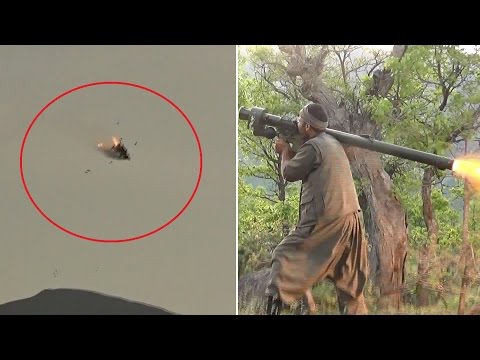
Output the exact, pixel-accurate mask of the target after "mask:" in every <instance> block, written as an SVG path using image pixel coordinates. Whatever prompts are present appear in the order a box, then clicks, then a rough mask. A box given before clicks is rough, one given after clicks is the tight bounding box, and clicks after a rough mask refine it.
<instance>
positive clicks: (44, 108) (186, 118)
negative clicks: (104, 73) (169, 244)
mask: <svg viewBox="0 0 480 360" xmlns="http://www.w3.org/2000/svg"><path fill="white" fill-rule="evenodd" d="M97 85H123V86H131V87H135V88H138V89H142V90H145V91H148V92H150V93H152V94H154V95H157V96H159V97H161V98H162V99H164V100H165V101H167V102H168V103H169V104H170V105H172V106H173V107H174V108H175V109H176V110H177V111H178V112H179V113H180V114H181V115H182V116H183V117H184V119H185V120H186V121H187V123H188V125H189V126H190V128H191V129H192V132H193V135H194V136H195V140H196V142H197V146H198V152H199V155H200V167H199V171H198V177H197V182H196V184H195V188H194V190H193V192H192V194H191V195H190V198H189V199H188V201H187V202H186V204H185V205H184V206H183V207H182V209H180V211H179V212H178V213H177V214H176V215H175V216H174V217H173V218H171V219H170V220H169V221H167V222H166V223H165V224H163V225H162V226H160V227H159V228H157V229H155V230H152V231H150V232H147V233H145V234H142V235H138V236H135V237H131V238H126V239H111V240H104V239H96V238H92V237H88V236H84V235H81V234H77V233H74V232H73V231H70V230H68V229H66V228H64V227H63V226H61V225H59V224H57V223H56V222H55V221H53V220H52V219H50V218H49V217H48V215H47V214H45V212H43V211H42V209H40V207H39V206H38V205H37V203H36V202H35V200H34V199H33V197H32V195H31V194H30V191H29V190H28V186H27V183H26V182H25V177H24V174H23V150H24V148H25V143H26V141H27V138H28V134H29V133H30V130H31V128H32V126H33V124H34V123H35V121H37V119H38V118H39V116H40V115H41V114H42V113H43V112H44V111H45V110H46V109H47V108H48V107H49V106H50V105H52V104H53V103H55V102H56V101H57V100H60V99H61V98H62V97H64V96H66V95H68V94H70V93H72V92H74V91H77V90H80V89H84V88H88V87H91V86H97ZM202 163H203V156H202V147H201V145H200V139H199V138H198V135H197V132H196V130H195V127H194V126H193V124H192V123H191V121H190V120H189V119H188V117H187V115H185V113H184V112H183V111H182V110H181V109H180V108H179V107H178V106H177V105H176V104H175V103H174V102H173V101H171V100H170V99H168V98H167V97H166V96H164V95H162V94H160V93H158V92H156V91H154V90H152V89H149V88H147V87H145V86H142V85H137V84H133V83H129V82H123V81H100V82H93V83H88V84H84V85H81V86H77V87H75V88H73V89H70V90H68V91H65V92H64V93H62V94H60V95H58V96H57V97H56V98H54V99H53V100H51V101H50V102H49V103H48V104H47V105H45V106H44V107H43V109H42V110H40V112H39V113H38V114H37V115H36V116H35V118H34V119H33V120H32V122H31V123H30V126H29V127H28V129H27V131H26V133H25V135H24V137H23V141H22V147H21V149H20V176H21V178H22V184H23V188H24V189H25V192H26V193H27V196H28V198H29V199H30V201H31V203H32V204H33V206H35V208H36V209H37V210H38V212H39V213H40V214H41V215H42V216H43V217H44V218H45V219H47V221H48V222H50V223H51V224H52V225H54V226H56V227H57V228H59V229H60V230H62V231H64V232H66V233H67V234H70V235H73V236H75V237H77V238H80V239H84V240H89V241H95V242H112V243H119V242H127V241H134V240H140V239H142V238H145V237H147V236H150V235H153V234H155V233H156V232H158V231H160V230H162V229H164V228H166V227H167V226H168V225H170V224H171V223H173V222H174V221H175V220H177V219H178V217H179V216H180V215H181V214H182V213H183V212H184V211H185V210H186V208H187V207H188V206H189V205H190V203H191V202H192V200H193V198H194V197H195V194H196V193H197V190H198V187H199V185H200V179H201V177H202Z"/></svg>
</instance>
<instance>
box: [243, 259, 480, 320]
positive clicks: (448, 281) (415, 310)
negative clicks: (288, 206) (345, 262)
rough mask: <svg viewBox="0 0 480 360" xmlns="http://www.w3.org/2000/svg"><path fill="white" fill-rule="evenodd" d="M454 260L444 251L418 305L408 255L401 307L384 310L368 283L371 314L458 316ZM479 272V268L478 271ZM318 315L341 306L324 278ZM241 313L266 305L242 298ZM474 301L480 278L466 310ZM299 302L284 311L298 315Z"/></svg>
mask: <svg viewBox="0 0 480 360" xmlns="http://www.w3.org/2000/svg"><path fill="white" fill-rule="evenodd" d="M452 261H453V263H454V264H457V257H455V256H454V255H451V254H447V255H445V254H443V255H441V256H439V257H437V261H436V264H435V266H433V267H432V269H433V270H432V272H431V276H430V279H429V280H428V283H427V284H426V285H427V287H428V289H429V290H428V292H429V305H428V306H424V307H419V306H417V304H416V285H417V284H416V275H417V262H416V258H415V257H414V256H410V257H408V258H407V263H406V264H405V277H406V279H407V282H406V284H404V287H403V293H402V296H403V304H402V306H401V308H400V309H381V308H380V307H379V305H378V303H379V301H378V300H379V296H378V293H377V289H376V288H375V287H374V286H373V284H372V283H369V285H368V286H367V288H366V290H365V299H366V302H367V307H368V311H369V314H370V315H456V314H457V312H458V301H459V294H460V284H461V279H462V277H461V274H459V272H458V269H457V268H456V266H454V267H452V266H451V264H452ZM477 273H478V271H477ZM312 294H313V297H314V299H315V303H316V305H317V311H318V314H319V315H337V314H339V312H338V307H337V300H336V293H335V287H334V285H333V284H332V283H330V282H328V281H325V282H323V283H320V284H318V285H317V286H315V287H314V288H313V291H312ZM239 300H240V301H239V312H238V313H239V314H240V315H259V314H262V313H263V305H262V303H260V302H259V301H258V300H257V301H252V302H249V303H246V302H245V301H242V299H239ZM475 304H480V281H479V278H478V277H476V278H475V279H474V281H473V283H472V284H471V286H470V287H469V288H468V292H467V297H466V306H465V307H466V310H467V311H466V312H468V310H469V309H470V308H472V307H473V306H474V305H475ZM295 308H296V305H294V306H292V307H291V309H289V310H288V311H284V312H283V314H286V315H291V314H295Z"/></svg>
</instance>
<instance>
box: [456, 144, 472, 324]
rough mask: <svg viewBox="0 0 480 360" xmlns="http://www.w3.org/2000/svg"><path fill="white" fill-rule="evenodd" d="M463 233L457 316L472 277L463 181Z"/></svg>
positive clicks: (467, 190)
mask: <svg viewBox="0 0 480 360" xmlns="http://www.w3.org/2000/svg"><path fill="white" fill-rule="evenodd" d="M466 153H467V141H466V140H465V154H466ZM463 189H464V196H463V231H462V233H463V234H462V235H463V236H462V237H463V239H462V250H461V254H460V262H459V265H460V271H462V267H463V275H462V285H461V286H460V296H459V299H458V315H464V314H465V303H466V298H467V291H468V287H469V286H470V283H471V280H472V276H473V271H472V270H473V267H474V266H473V249H472V247H471V245H470V241H469V238H468V235H469V232H468V220H469V217H470V188H469V186H468V183H467V182H466V181H465V183H464V185H463Z"/></svg>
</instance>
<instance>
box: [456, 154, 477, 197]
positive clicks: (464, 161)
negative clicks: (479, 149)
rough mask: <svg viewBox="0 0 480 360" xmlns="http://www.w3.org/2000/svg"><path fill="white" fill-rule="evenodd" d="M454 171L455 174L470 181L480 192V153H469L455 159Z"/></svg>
mask: <svg viewBox="0 0 480 360" xmlns="http://www.w3.org/2000/svg"><path fill="white" fill-rule="evenodd" d="M452 171H453V175H455V176H456V177H458V178H461V179H464V180H465V181H466V182H468V183H469V184H470V186H471V187H472V189H473V190H474V191H475V192H476V193H478V192H480V154H469V155H465V156H462V157H459V158H458V159H455V161H454V162H453V166H452Z"/></svg>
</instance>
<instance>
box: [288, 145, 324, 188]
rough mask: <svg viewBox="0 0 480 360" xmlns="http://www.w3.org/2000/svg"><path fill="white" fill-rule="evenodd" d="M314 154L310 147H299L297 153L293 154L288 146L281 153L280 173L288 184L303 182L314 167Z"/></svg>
mask: <svg viewBox="0 0 480 360" xmlns="http://www.w3.org/2000/svg"><path fill="white" fill-rule="evenodd" d="M315 160H316V153H315V149H314V148H313V146H312V145H310V144H306V145H303V146H302V147H300V149H299V150H298V153H296V154H295V153H293V152H292V150H291V148H290V146H286V147H285V148H284V149H283V151H282V166H281V171H282V175H283V178H284V179H285V180H287V181H289V182H294V181H299V180H303V179H304V178H305V177H306V176H307V175H308V174H309V173H310V172H311V171H312V169H313V167H314V166H315Z"/></svg>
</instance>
